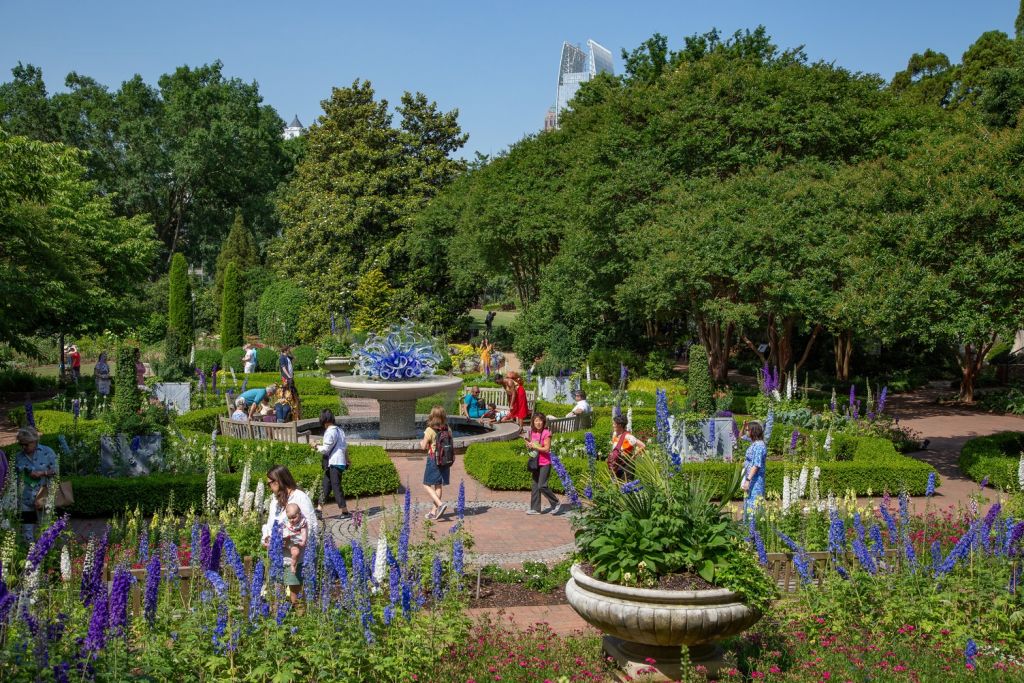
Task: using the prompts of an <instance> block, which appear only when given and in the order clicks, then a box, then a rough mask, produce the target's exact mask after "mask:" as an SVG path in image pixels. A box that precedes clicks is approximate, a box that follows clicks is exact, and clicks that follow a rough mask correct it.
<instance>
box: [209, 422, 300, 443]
mask: <svg viewBox="0 0 1024 683" xmlns="http://www.w3.org/2000/svg"><path fill="white" fill-rule="evenodd" d="M218 419H219V420H220V433H221V434H223V435H224V436H230V437H233V438H235V439H254V440H257V441H285V442H288V443H298V442H299V441H300V440H301V441H304V442H305V443H309V435H310V433H309V432H300V431H298V428H297V425H298V423H297V422H294V421H293V422H249V421H245V422H243V421H240V420H232V419H230V418H226V417H220V418H218Z"/></svg>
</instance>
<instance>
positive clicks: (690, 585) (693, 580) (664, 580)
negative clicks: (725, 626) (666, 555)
mask: <svg viewBox="0 0 1024 683" xmlns="http://www.w3.org/2000/svg"><path fill="white" fill-rule="evenodd" d="M580 569H582V570H583V572H584V573H585V574H586V575H587V576H593V575H594V567H593V565H591V564H588V563H586V562H584V563H583V564H581V565H580ZM599 580H600V579H599ZM652 588H654V589H656V590H663V591H706V590H716V589H718V586H716V585H714V584H711V583H708V582H707V581H705V580H704V579H703V578H701V576H700V575H699V574H669V575H668V576H663V577H661V578H660V579H658V584H657V585H656V586H652Z"/></svg>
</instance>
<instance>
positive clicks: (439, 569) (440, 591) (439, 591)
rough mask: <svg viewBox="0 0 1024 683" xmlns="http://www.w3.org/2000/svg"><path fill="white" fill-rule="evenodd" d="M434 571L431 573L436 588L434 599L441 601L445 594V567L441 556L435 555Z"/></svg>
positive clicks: (431, 579)
mask: <svg viewBox="0 0 1024 683" xmlns="http://www.w3.org/2000/svg"><path fill="white" fill-rule="evenodd" d="M432 569H433V571H432V572H431V575H430V581H431V583H432V584H433V589H434V600H437V601H440V600H441V598H442V596H443V595H444V585H443V583H442V582H443V581H444V567H443V566H442V565H441V556H440V555H434V566H433V568H432Z"/></svg>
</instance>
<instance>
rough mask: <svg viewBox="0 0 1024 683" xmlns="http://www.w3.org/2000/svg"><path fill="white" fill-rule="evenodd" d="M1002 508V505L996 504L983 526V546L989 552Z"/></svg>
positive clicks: (989, 511)
mask: <svg viewBox="0 0 1024 683" xmlns="http://www.w3.org/2000/svg"><path fill="white" fill-rule="evenodd" d="M1002 507H1003V506H1002V503H996V504H995V505H993V506H992V507H990V508H989V510H988V513H987V514H986V515H985V521H984V522H982V524H981V544H982V546H983V547H984V548H985V550H988V549H989V547H990V545H991V543H992V539H991V536H992V526H993V525H994V524H995V523H996V519H997V518H998V517H999V511H1000V510H1001V509H1002Z"/></svg>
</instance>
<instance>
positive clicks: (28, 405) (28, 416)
mask: <svg viewBox="0 0 1024 683" xmlns="http://www.w3.org/2000/svg"><path fill="white" fill-rule="evenodd" d="M25 424H27V425H28V426H29V427H35V426H36V412H35V410H33V409H32V401H25Z"/></svg>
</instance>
